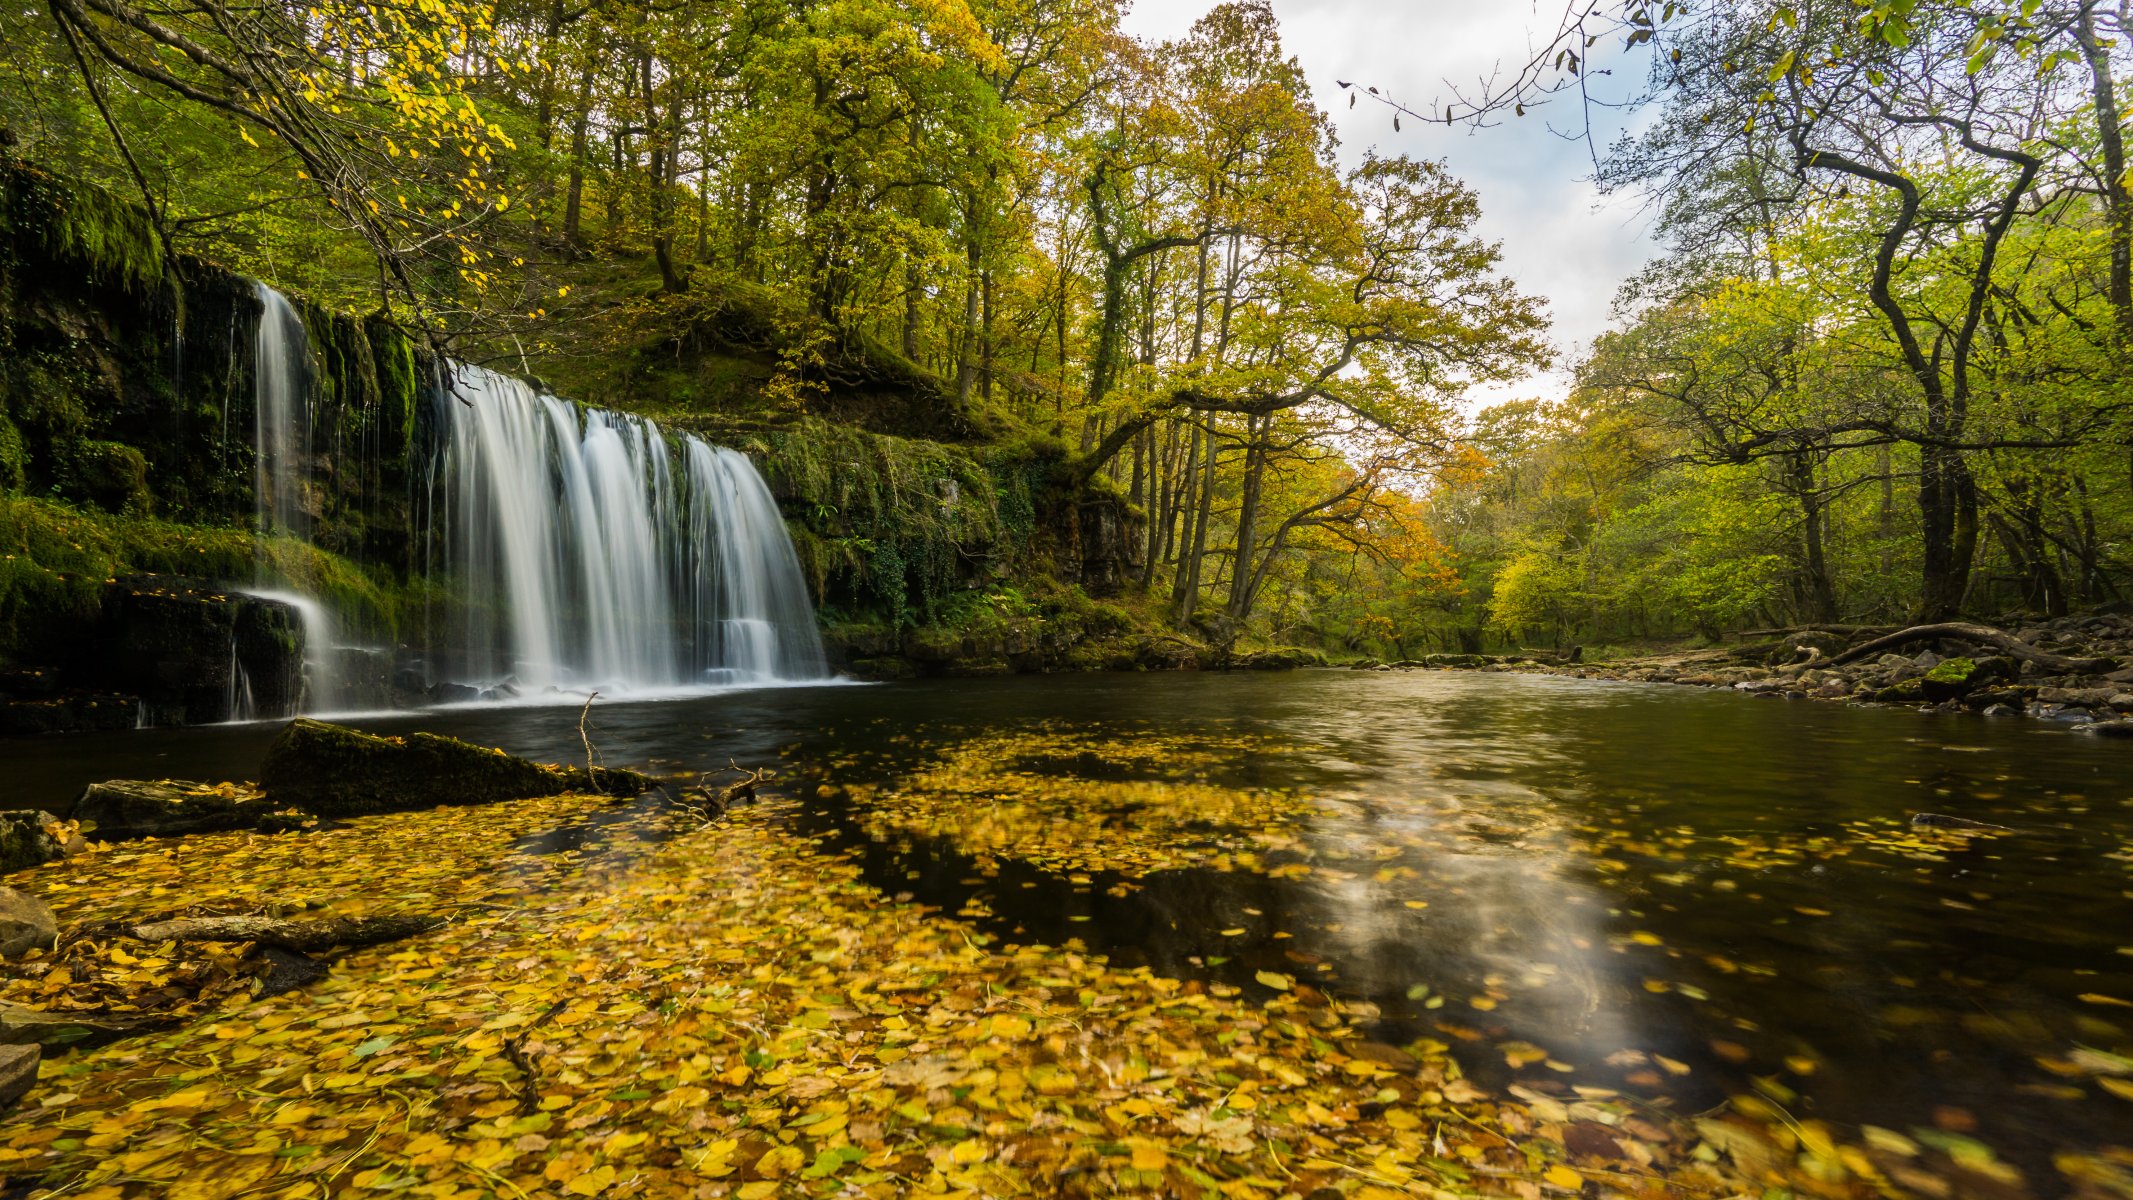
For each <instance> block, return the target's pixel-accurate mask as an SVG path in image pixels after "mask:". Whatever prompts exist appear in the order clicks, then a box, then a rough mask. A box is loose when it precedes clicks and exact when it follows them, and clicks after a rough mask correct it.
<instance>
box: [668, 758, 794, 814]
mask: <svg viewBox="0 0 2133 1200" xmlns="http://www.w3.org/2000/svg"><path fill="white" fill-rule="evenodd" d="M726 769H727V770H729V771H733V772H735V773H737V774H738V775H740V779H739V781H738V782H735V783H729V784H727V785H726V786H725V787H723V788H720V789H718V790H717V791H713V790H712V789H711V788H709V787H706V786H704V785H702V784H698V785H697V786H695V787H692V788H685V789H683V791H682V795H684V796H694V797H696V798H698V799H700V800H702V801H703V803H704V806H705V810H708V811H707V813H706V815H707V816H711V817H722V816H724V815H726V810H727V809H729V808H732V807H733V806H734V805H736V804H739V803H741V802H742V801H744V800H745V801H748V802H750V803H753V802H754V801H755V798H756V789H757V788H760V787H762V786H763V785H764V784H766V783H769V782H770V781H771V780H772V779H774V778H776V777H777V772H776V771H773V770H771V769H770V768H769V767H757V768H756V769H755V770H753V771H751V770H748V769H747V768H746V767H743V766H741V765H740V764H739V763H736V762H732V761H730V760H729V761H728V762H727V764H726Z"/></svg>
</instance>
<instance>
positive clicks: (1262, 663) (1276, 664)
mask: <svg viewBox="0 0 2133 1200" xmlns="http://www.w3.org/2000/svg"><path fill="white" fill-rule="evenodd" d="M1325 665H1326V657H1325V655H1323V654H1320V653H1318V652H1317V651H1316V650H1302V649H1298V648H1297V647H1294V646H1283V647H1280V648H1278V649H1273V650H1254V651H1252V652H1251V653H1249V654H1240V655H1238V656H1237V657H1236V658H1235V659H1234V660H1232V661H1231V663H1230V666H1231V667H1233V668H1234V669H1236V670H1239V671H1293V670H1295V669H1296V668H1298V667H1323V666H1325Z"/></svg>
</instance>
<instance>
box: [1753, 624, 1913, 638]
mask: <svg viewBox="0 0 2133 1200" xmlns="http://www.w3.org/2000/svg"><path fill="white" fill-rule="evenodd" d="M1895 629H1896V627H1895V626H1894V625H1787V626H1785V627H1783V628H1781V629H1743V630H1741V631H1740V636H1742V637H1744V638H1746V637H1776V638H1781V637H1787V636H1789V635H1791V634H1795V633H1830V634H1835V635H1836V636H1838V637H1846V638H1851V637H1859V636H1861V635H1864V634H1875V635H1880V634H1884V633H1892V632H1894V631H1895Z"/></svg>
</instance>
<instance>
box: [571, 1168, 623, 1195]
mask: <svg viewBox="0 0 2133 1200" xmlns="http://www.w3.org/2000/svg"><path fill="white" fill-rule="evenodd" d="M614 1182H615V1169H614V1168H613V1167H594V1168H593V1169H592V1170H590V1171H587V1172H585V1173H584V1174H583V1175H579V1176H576V1177H575V1178H573V1179H572V1180H571V1181H570V1182H569V1183H566V1184H564V1185H563V1190H564V1191H566V1192H569V1193H570V1194H571V1195H573V1196H597V1195H599V1194H600V1193H601V1192H604V1191H606V1190H607V1189H608V1186H609V1185H611V1184H613V1183H614Z"/></svg>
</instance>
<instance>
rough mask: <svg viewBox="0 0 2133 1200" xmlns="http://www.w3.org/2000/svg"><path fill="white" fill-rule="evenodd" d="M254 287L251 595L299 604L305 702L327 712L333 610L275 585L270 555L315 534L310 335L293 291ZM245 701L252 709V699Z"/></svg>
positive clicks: (335, 692) (332, 687)
mask: <svg viewBox="0 0 2133 1200" xmlns="http://www.w3.org/2000/svg"><path fill="white" fill-rule="evenodd" d="M252 286H253V289H254V291H255V292H256V293H257V295H258V297H259V305H260V313H259V332H258V334H257V335H256V337H255V338H254V341H253V355H254V357H253V364H252V389H253V390H252V396H253V410H254V420H255V428H254V434H255V437H254V445H255V446H256V448H257V451H258V453H257V458H256V462H257V465H256V466H255V468H254V481H253V482H254V487H255V492H254V497H253V506H254V510H255V512H256V515H257V527H258V530H259V534H260V554H259V556H258V562H257V564H256V566H255V568H254V572H255V578H256V581H257V582H258V583H259V584H260V586H259V587H255V588H252V589H250V594H252V595H255V596H258V597H260V598H261V599H265V600H279V601H281V602H283V603H285V604H289V605H291V606H293V607H294V608H295V609H296V611H297V614H298V616H299V618H300V619H301V622H302V624H303V627H304V700H303V708H304V710H305V711H308V712H323V711H330V710H332V709H333V708H335V707H337V706H338V701H339V689H338V688H337V687H336V680H335V672H334V669H333V666H334V661H333V660H334V628H333V614H332V613H331V612H329V611H328V610H327V608H326V606H325V605H324V604H322V603H320V602H319V601H318V600H317V599H315V598H313V597H311V596H308V595H305V594H304V593H302V592H292V591H288V590H284V589H277V588H275V587H273V586H272V585H273V584H274V583H275V579H274V573H273V572H271V571H270V570H269V568H268V564H267V561H266V554H267V550H266V548H267V545H268V539H272V538H278V537H282V538H293V539H295V540H297V541H308V540H310V536H311V518H310V514H309V512H308V511H307V510H306V509H305V507H304V483H305V459H306V454H307V450H308V448H309V446H310V443H311V406H310V403H309V393H310V374H311V341H310V334H309V333H308V332H307V331H306V330H305V329H304V320H303V318H302V317H301V316H299V315H297V312H296V307H295V306H294V305H292V304H290V303H289V298H288V297H286V296H284V295H282V294H281V293H280V292H277V291H275V290H274V289H273V288H270V287H268V286H267V285H266V284H263V283H255V284H253V285H252ZM244 707H245V708H246V709H248V708H249V707H250V705H249V703H248V702H247V704H246V705H245V706H244ZM252 715H253V714H252V713H250V712H249V711H244V712H240V711H238V708H237V707H236V706H234V705H233V708H232V718H233V719H237V720H248V719H250V718H251V717H252ZM271 715H287V714H271Z"/></svg>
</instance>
